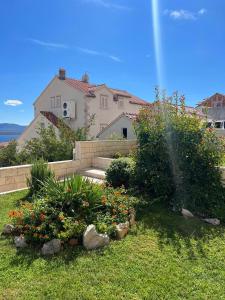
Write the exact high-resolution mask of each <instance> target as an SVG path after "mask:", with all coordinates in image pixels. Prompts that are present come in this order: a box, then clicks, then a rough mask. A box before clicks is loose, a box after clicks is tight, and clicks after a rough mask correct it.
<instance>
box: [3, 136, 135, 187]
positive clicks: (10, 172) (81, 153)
mask: <svg viewBox="0 0 225 300" xmlns="http://www.w3.org/2000/svg"><path fill="white" fill-rule="evenodd" d="M135 145H136V141H90V142H88V141H84V142H76V145H75V151H74V160H69V161H59V162H52V163H49V164H48V165H49V167H50V168H51V170H53V171H54V172H55V174H56V176H57V178H59V179H60V178H63V177H66V176H69V175H72V174H74V173H77V172H79V171H80V170H82V169H85V168H89V167H91V166H92V165H93V164H94V158H95V157H97V156H105V157H110V156H112V155H114V154H115V153H116V152H120V153H122V154H128V153H129V150H130V149H132V148H133V147H135ZM30 170H31V165H22V166H15V167H6V168H0V193H1V192H8V191H13V190H17V189H23V188H26V187H27V185H26V182H27V178H28V177H29V176H30Z"/></svg>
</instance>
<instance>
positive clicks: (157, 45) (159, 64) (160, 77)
mask: <svg viewBox="0 0 225 300" xmlns="http://www.w3.org/2000/svg"><path fill="white" fill-rule="evenodd" d="M151 1H152V29H153V36H154V51H155V60H156V71H157V81H158V82H157V83H158V85H159V86H160V87H161V88H164V87H165V86H164V84H165V83H164V70H163V55H162V45H161V26H160V20H159V11H160V10H159V0H151Z"/></svg>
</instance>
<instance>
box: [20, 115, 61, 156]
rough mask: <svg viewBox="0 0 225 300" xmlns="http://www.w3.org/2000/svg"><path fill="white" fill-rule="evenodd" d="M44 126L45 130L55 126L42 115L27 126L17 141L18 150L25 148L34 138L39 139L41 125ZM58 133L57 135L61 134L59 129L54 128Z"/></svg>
mask: <svg viewBox="0 0 225 300" xmlns="http://www.w3.org/2000/svg"><path fill="white" fill-rule="evenodd" d="M41 124H43V125H44V127H45V128H47V127H48V126H53V124H52V123H51V122H50V121H49V120H48V119H47V118H45V117H44V116H43V115H42V114H39V115H38V116H37V117H36V118H35V119H34V120H33V121H32V122H31V123H30V124H29V126H27V128H26V129H25V131H24V132H23V133H22V134H21V135H20V136H19V138H18V139H17V143H18V150H20V149H21V148H23V146H24V145H25V143H26V142H28V141H30V140H31V139H32V138H36V137H38V133H37V130H38V128H40V125H41ZM53 127H54V129H55V132H56V135H58V134H59V130H58V128H57V127H55V126H53Z"/></svg>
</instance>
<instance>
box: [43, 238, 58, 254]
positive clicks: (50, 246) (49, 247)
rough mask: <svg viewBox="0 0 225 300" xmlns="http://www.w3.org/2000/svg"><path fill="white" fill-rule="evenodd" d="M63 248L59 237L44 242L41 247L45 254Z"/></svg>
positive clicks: (53, 252)
mask: <svg viewBox="0 0 225 300" xmlns="http://www.w3.org/2000/svg"><path fill="white" fill-rule="evenodd" d="M60 250H61V241H60V240H58V239H53V240H51V241H49V242H47V243H44V245H43V247H42V248H41V253H42V254H43V255H53V254H56V253H59V252H60Z"/></svg>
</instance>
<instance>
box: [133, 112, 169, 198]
mask: <svg viewBox="0 0 225 300" xmlns="http://www.w3.org/2000/svg"><path fill="white" fill-rule="evenodd" d="M135 130H136V134H137V138H138V144H139V147H138V149H137V151H136V154H135V156H134V158H135V183H136V185H137V187H138V189H139V190H141V191H143V192H145V193H147V194H149V195H151V196H152V197H153V198H158V197H163V198H165V199H167V198H168V197H170V196H171V195H172V193H173V191H174V187H173V179H172V176H171V166H170V161H169V150H168V147H167V141H166V128H165V121H164V119H163V115H162V114H161V113H159V110H158V108H156V109H155V110H151V109H144V110H142V111H141V112H140V114H139V116H138V121H137V122H136V124H135Z"/></svg>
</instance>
